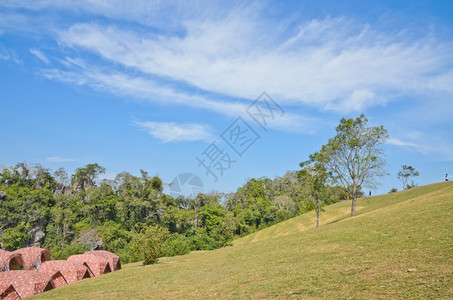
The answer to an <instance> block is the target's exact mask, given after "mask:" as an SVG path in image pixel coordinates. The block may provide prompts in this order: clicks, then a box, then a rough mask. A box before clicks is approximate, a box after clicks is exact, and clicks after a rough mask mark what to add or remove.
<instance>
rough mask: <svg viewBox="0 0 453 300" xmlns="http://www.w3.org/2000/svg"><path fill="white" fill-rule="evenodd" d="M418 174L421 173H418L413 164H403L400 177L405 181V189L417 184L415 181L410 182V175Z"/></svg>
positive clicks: (399, 172) (399, 173)
mask: <svg viewBox="0 0 453 300" xmlns="http://www.w3.org/2000/svg"><path fill="white" fill-rule="evenodd" d="M418 175H420V173H418V171H416V170H415V168H414V167H413V166H408V165H402V166H401V170H399V171H398V179H399V180H401V182H402V183H403V190H407V189H410V188H411V187H414V186H416V184H415V183H414V182H413V181H412V184H408V181H409V178H410V177H416V176H418Z"/></svg>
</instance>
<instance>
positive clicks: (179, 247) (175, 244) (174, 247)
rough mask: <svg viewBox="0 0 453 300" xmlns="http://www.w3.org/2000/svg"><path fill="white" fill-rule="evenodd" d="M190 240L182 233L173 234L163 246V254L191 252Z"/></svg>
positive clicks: (167, 255) (172, 254)
mask: <svg viewBox="0 0 453 300" xmlns="http://www.w3.org/2000/svg"><path fill="white" fill-rule="evenodd" d="M190 244H191V242H190V240H189V239H188V238H186V237H185V236H183V235H180V234H172V235H170V237H169V238H168V239H167V240H166V241H165V242H164V243H163V245H162V247H161V253H160V254H161V256H166V257H170V256H176V255H184V254H187V253H189V252H190V250H191V249H190Z"/></svg>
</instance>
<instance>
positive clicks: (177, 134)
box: [133, 121, 216, 143]
mask: <svg viewBox="0 0 453 300" xmlns="http://www.w3.org/2000/svg"><path fill="white" fill-rule="evenodd" d="M133 124H134V125H135V126H137V127H139V128H141V129H143V130H145V131H147V132H148V133H149V134H150V135H151V136H153V137H154V138H156V139H158V140H160V141H162V142H163V143H168V142H195V141H204V142H212V141H214V140H215V139H216V138H215V137H214V135H213V134H212V133H211V132H210V129H209V127H208V126H207V125H201V124H193V123H188V124H176V123H172V122H149V121H148V122H138V121H134V122H133Z"/></svg>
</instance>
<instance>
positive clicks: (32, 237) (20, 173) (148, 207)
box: [0, 115, 388, 263]
mask: <svg viewBox="0 0 453 300" xmlns="http://www.w3.org/2000/svg"><path fill="white" fill-rule="evenodd" d="M367 121H368V120H367V119H366V117H365V116H364V115H361V116H360V117H358V118H356V119H345V118H343V119H341V121H340V124H339V125H338V127H337V128H336V131H337V134H336V136H335V137H334V138H332V139H330V140H329V141H328V143H327V144H325V145H323V146H322V147H321V149H320V150H319V151H318V152H316V153H314V154H312V155H310V156H309V159H308V160H307V161H305V162H302V163H301V164H300V167H301V169H300V170H298V171H288V172H287V173H286V174H285V175H283V176H282V177H276V178H274V179H270V178H266V177H262V178H252V179H249V180H248V181H247V182H246V183H245V184H244V185H243V186H242V187H240V188H238V189H237V191H236V192H234V193H228V194H222V193H216V192H210V193H200V194H198V195H196V196H195V197H194V198H193V199H189V198H185V197H177V198H174V197H172V196H171V195H168V194H166V193H164V192H163V190H164V189H163V186H164V184H163V182H162V180H161V179H160V178H159V177H157V176H150V175H149V173H148V172H146V171H144V170H140V175H139V176H135V175H132V174H131V173H128V172H122V173H119V174H117V176H116V178H115V179H114V180H105V179H104V180H97V179H98V178H99V175H101V174H103V173H105V168H104V167H102V166H100V165H98V164H97V163H92V164H87V165H85V166H83V167H80V168H77V169H76V170H75V172H74V173H73V174H68V173H67V172H66V171H65V170H64V169H63V168H60V169H58V170H56V171H55V172H52V171H51V170H49V169H47V168H44V167H43V166H41V165H39V164H35V165H31V164H27V163H18V164H16V165H15V166H12V167H8V168H4V169H3V170H1V173H0V243H1V246H2V247H3V248H4V249H6V250H15V249H17V248H20V247H23V246H25V245H31V244H33V243H38V244H39V246H41V247H45V248H47V249H49V250H50V251H51V253H52V255H53V258H54V259H65V258H66V257H68V256H69V255H72V254H77V253H82V252H84V251H85V250H88V249H87V248H96V247H98V248H105V249H107V250H109V251H112V252H114V253H116V254H118V255H119V256H120V257H121V259H122V260H123V262H125V263H127V262H135V261H144V262H145V263H154V262H156V261H157V258H158V257H161V256H173V255H180V254H186V253H188V252H190V251H192V250H209V249H216V248H219V247H224V246H228V245H230V244H231V242H232V241H233V239H234V238H237V237H241V236H244V235H247V234H250V233H252V232H255V231H257V230H260V229H263V228H265V227H268V226H271V225H274V224H277V223H279V222H281V221H284V220H287V219H289V218H292V217H295V216H297V215H300V214H302V213H305V212H308V211H311V210H315V211H316V215H317V220H316V226H318V225H319V218H320V211H321V209H322V206H323V205H328V204H332V203H335V202H338V201H340V200H342V199H346V196H347V195H351V198H352V204H351V215H352V216H353V215H355V205H356V199H357V198H358V197H360V196H361V195H363V193H362V190H361V189H362V186H369V185H371V184H373V183H375V181H376V178H378V177H379V176H382V175H384V174H385V172H384V171H383V167H384V164H385V162H384V160H383V149H382V147H381V146H382V144H383V143H384V142H385V140H386V139H387V138H388V135H387V131H386V130H385V129H384V128H383V127H382V126H375V127H368V126H367ZM37 233H40V235H38V234H37Z"/></svg>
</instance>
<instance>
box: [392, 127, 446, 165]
mask: <svg viewBox="0 0 453 300" xmlns="http://www.w3.org/2000/svg"><path fill="white" fill-rule="evenodd" d="M406 139H407V140H402V139H399V138H390V139H389V140H388V141H387V143H388V144H389V145H393V146H397V147H403V148H405V149H407V150H410V151H416V152H419V153H422V154H424V155H428V156H433V157H435V159H438V160H447V161H453V151H452V149H453V145H451V144H449V141H448V140H447V139H445V138H442V137H441V136H433V135H428V134H424V133H421V132H415V133H408V134H407V135H406Z"/></svg>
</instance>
